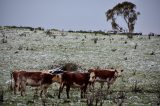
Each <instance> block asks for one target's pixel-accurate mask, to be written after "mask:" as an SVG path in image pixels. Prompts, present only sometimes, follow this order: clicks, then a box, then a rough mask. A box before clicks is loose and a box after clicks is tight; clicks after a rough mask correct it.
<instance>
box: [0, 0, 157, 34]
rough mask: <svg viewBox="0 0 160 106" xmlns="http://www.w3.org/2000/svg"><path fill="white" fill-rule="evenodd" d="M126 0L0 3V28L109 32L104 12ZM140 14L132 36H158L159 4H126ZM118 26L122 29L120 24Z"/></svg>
mask: <svg viewBox="0 0 160 106" xmlns="http://www.w3.org/2000/svg"><path fill="white" fill-rule="evenodd" d="M124 1H126V0H0V26H8V25H15V26H31V27H43V28H45V29H53V28H55V29H60V30H86V31H88V30H92V31H93V30H102V31H108V30H112V27H111V24H110V21H108V22H107V21H106V16H105V12H106V11H107V10H108V9H111V8H112V7H114V6H115V5H116V4H118V3H121V2H124ZM127 1H130V2H132V3H134V4H136V6H137V8H136V10H137V11H139V12H140V13H141V15H140V16H139V17H138V20H137V22H136V25H135V32H142V33H143V34H148V33H150V32H154V33H157V34H160V12H158V11H160V0H127ZM118 23H119V24H120V25H122V26H124V27H126V23H125V22H124V20H122V19H119V20H118Z"/></svg>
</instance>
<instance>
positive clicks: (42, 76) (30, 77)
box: [12, 70, 56, 97]
mask: <svg viewBox="0 0 160 106" xmlns="http://www.w3.org/2000/svg"><path fill="white" fill-rule="evenodd" d="M12 76H13V79H14V94H16V91H17V89H19V91H20V92H21V96H24V93H25V90H26V86H31V87H40V89H41V92H40V97H42V93H44V95H46V92H47V89H48V87H49V86H50V85H51V84H52V83H53V82H54V80H55V76H56V75H55V74H49V73H43V72H40V71H39V72H27V71H23V70H20V71H13V72H12Z"/></svg>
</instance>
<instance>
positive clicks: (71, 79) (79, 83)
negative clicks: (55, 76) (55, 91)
mask: <svg viewBox="0 0 160 106" xmlns="http://www.w3.org/2000/svg"><path fill="white" fill-rule="evenodd" d="M61 79H62V80H61V83H60V88H59V95H58V98H60V94H61V92H62V91H63V88H64V86H66V93H67V98H69V91H70V88H71V87H73V88H75V87H79V88H80V89H81V98H83V97H85V92H86V89H87V85H88V84H89V73H82V72H64V73H63V74H61Z"/></svg>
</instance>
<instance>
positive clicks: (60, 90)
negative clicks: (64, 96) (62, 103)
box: [58, 83, 64, 99]
mask: <svg viewBox="0 0 160 106" xmlns="http://www.w3.org/2000/svg"><path fill="white" fill-rule="evenodd" d="M63 88H64V84H63V83H61V85H60V87H59V94H58V98H59V99H60V95H61V92H62V91H63Z"/></svg>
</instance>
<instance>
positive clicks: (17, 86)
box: [14, 81, 20, 95]
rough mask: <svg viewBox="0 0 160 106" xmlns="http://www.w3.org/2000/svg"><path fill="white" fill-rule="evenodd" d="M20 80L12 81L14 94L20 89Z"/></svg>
mask: <svg viewBox="0 0 160 106" xmlns="http://www.w3.org/2000/svg"><path fill="white" fill-rule="evenodd" d="M19 88H20V82H19V81H15V83H14V94H15V95H16V94H17V91H18V90H19V91H20V89H19Z"/></svg>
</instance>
